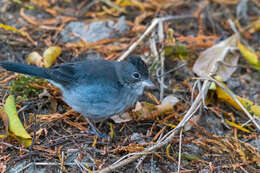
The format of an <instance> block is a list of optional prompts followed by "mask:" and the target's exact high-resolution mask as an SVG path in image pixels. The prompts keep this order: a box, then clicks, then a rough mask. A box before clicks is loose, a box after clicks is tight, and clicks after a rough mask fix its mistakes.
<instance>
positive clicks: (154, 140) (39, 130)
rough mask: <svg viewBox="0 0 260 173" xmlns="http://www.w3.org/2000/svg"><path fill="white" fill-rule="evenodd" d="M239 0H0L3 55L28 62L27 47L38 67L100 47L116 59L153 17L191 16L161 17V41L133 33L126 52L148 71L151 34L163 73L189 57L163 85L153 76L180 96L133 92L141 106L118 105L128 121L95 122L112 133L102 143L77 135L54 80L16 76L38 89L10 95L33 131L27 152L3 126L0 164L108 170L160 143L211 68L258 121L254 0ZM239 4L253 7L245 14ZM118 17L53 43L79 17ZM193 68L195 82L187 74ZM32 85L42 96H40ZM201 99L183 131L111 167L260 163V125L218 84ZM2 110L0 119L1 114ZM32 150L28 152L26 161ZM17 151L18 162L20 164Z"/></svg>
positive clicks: (240, 168)
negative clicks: (92, 35)
mask: <svg viewBox="0 0 260 173" xmlns="http://www.w3.org/2000/svg"><path fill="white" fill-rule="evenodd" d="M245 2H246V1H243V2H242V1H241V2H240V3H239V2H238V1H219V0H218V1H216V0H215V1H212V2H210V3H209V2H208V1H198V2H197V1H196V2H195V1H176V2H175V3H173V2H172V1H170V0H164V1H163V2H162V1H157V0H156V1H152V0H144V1H139V0H136V1H125V0H115V1H113V0H108V1H96V2H94V3H91V2H90V1H82V2H76V1H75V2H74V1H64V2H62V3H61V2H59V1H48V0H42V1H41V2H40V1H33V0H31V1H3V2H0V4H1V8H0V11H4V12H5V13H1V14H0V15H1V19H4V20H3V21H1V28H0V31H1V34H0V38H1V40H3V42H1V43H0V53H1V56H0V58H1V61H4V60H9V61H20V62H21V61H23V62H26V59H25V58H26V57H28V55H29V54H30V53H33V52H34V53H33V54H35V55H33V59H36V61H35V60H33V61H32V60H28V61H29V62H30V63H32V64H34V65H38V66H41V67H43V66H44V67H49V66H51V65H53V64H54V63H57V64H59V63H62V62H69V61H76V60H77V58H76V57H77V56H78V55H87V54H88V53H89V52H99V53H101V54H102V55H104V58H105V59H110V60H115V59H116V58H118V57H119V56H120V55H121V54H122V53H123V52H125V51H126V50H128V48H130V46H131V45H132V44H133V43H135V41H136V40H138V39H139V38H140V36H141V35H142V34H143V33H144V32H145V31H146V29H147V28H148V25H149V24H150V23H152V20H153V19H154V18H156V17H157V16H161V17H163V16H171V15H172V16H175V15H182V14H183V15H185V14H191V16H193V17H192V18H186V19H182V20H181V21H178V20H176V21H175V20H174V21H165V22H163V31H164V32H165V34H167V33H168V34H169V35H168V36H167V39H166V40H165V42H160V41H159V40H160V38H159V37H161V36H159V35H158V33H159V31H158V30H156V27H155V29H154V31H155V34H152V35H149V36H148V38H144V40H141V42H139V45H138V46H137V48H135V49H134V54H142V55H145V60H146V61H147V63H148V64H149V65H151V64H153V66H152V68H151V69H150V71H151V73H152V75H155V76H156V74H155V71H156V69H159V68H160V65H161V64H160V63H161V61H160V60H159V59H157V58H156V56H155V55H153V54H151V53H150V52H151V51H149V48H150V47H152V46H151V45H150V44H151V41H149V39H151V38H152V39H154V43H155V47H156V48H157V49H156V50H157V51H158V50H159V52H157V54H158V55H160V54H161V52H164V51H165V53H164V54H165V55H166V56H165V62H166V63H165V64H164V66H165V69H166V72H167V70H171V69H172V68H174V67H175V66H176V65H177V64H178V63H180V62H184V61H185V62H187V64H188V65H187V66H184V67H183V68H181V69H178V70H177V71H174V72H172V73H169V74H165V75H164V76H163V78H164V80H163V81H164V83H163V85H160V84H158V86H159V85H160V86H165V88H164V94H163V98H167V96H171V95H172V96H173V97H174V98H178V100H179V102H178V103H177V104H174V105H170V106H166V107H163V108H160V106H163V105H164V104H163V102H160V101H159V95H160V91H158V90H151V91H148V94H146V95H145V96H144V97H143V98H142V99H141V102H140V104H139V107H136V108H135V110H137V113H136V112H134V111H133V110H134V109H132V111H127V112H126V113H127V114H129V115H131V116H130V117H131V121H127V122H120V123H114V122H113V121H111V120H107V121H104V122H98V123H97V125H98V126H97V127H98V128H99V129H100V130H101V131H102V132H105V133H107V134H110V135H111V139H110V140H107V141H105V140H101V139H98V138H96V137H93V136H91V135H87V134H85V133H84V131H85V130H86V128H87V127H88V126H87V122H86V121H85V120H84V118H83V117H82V116H81V115H79V114H78V113H76V112H74V111H73V110H71V109H70V108H69V107H68V106H67V105H66V104H65V103H64V102H63V101H62V99H61V94H60V91H59V90H58V89H57V88H55V87H54V86H52V85H51V84H48V83H47V82H44V83H38V82H36V81H34V80H31V79H30V80H28V81H24V82H23V83H24V84H23V86H24V88H25V89H27V91H30V93H31V91H33V90H35V89H38V91H40V92H37V94H26V95H27V97H22V98H21V97H19V96H21V93H19V92H17V90H14V91H13V92H12V94H14V95H15V96H16V102H15V105H16V107H17V109H18V112H19V117H20V120H21V123H22V125H23V126H24V127H25V128H26V131H27V132H28V134H29V135H30V136H34V138H33V139H34V141H33V146H32V148H31V149H30V150H28V149H26V148H25V147H24V146H23V145H21V143H19V142H17V141H16V140H13V139H12V138H10V137H9V136H8V135H7V134H5V133H4V135H5V138H4V139H1V141H0V153H1V154H0V170H1V171H2V172H7V171H11V170H13V171H18V172H19V171H26V170H29V169H30V168H31V167H32V166H33V164H34V165H36V169H37V171H40V170H42V171H46V170H47V169H48V170H49V168H51V169H52V170H53V171H55V172H57V171H58V170H62V171H64V172H65V171H67V172H71V171H72V170H77V171H78V172H84V171H89V170H95V171H98V170H100V172H102V171H103V172H105V170H106V168H109V169H111V167H110V166H113V165H116V164H113V163H120V160H121V159H124V158H127V157H128V155H129V154H130V156H129V157H130V158H131V156H133V157H135V156H136V155H135V154H136V153H139V155H141V154H140V153H142V152H144V151H146V150H147V149H149V148H150V147H151V146H156V144H160V141H163V139H165V135H167V134H168V133H169V132H171V131H172V130H174V129H175V128H176V127H178V124H179V123H180V122H182V121H183V120H185V117H184V114H185V113H186V112H187V111H188V109H189V108H190V107H191V106H192V105H193V103H194V102H195V101H194V100H195V98H196V97H197V96H199V94H200V91H201V85H203V83H202V82H203V80H204V79H203V77H204V78H205V77H207V76H210V75H212V76H215V75H218V76H221V78H222V80H223V81H225V82H226V84H227V90H230V91H232V93H234V94H235V97H236V98H237V99H238V100H239V101H240V102H241V103H242V104H244V106H245V105H246V106H245V108H246V109H247V110H248V111H249V113H250V114H252V116H254V118H255V121H258V123H259V119H258V120H257V116H258V113H259V111H258V108H259V103H260V95H259V93H260V91H259V88H260V87H259V86H260V84H259V83H260V82H259V81H260V79H259V71H257V70H255V69H258V66H259V44H260V43H259V41H258V40H259V39H258V37H259V36H258V34H257V32H258V31H259V16H257V12H256V8H259V6H258V5H259V4H257V1H247V3H245ZM246 9H251V11H250V13H249V12H247V11H246ZM5 14H9V15H10V16H13V18H9V16H8V15H5ZM121 16H125V23H126V25H127V26H128V27H129V30H128V31H127V32H125V33H123V34H122V35H120V36H119V35H118V36H116V37H115V38H110V37H109V38H105V39H103V40H99V41H96V42H89V41H86V39H83V38H82V37H81V36H80V35H79V34H77V33H70V34H71V36H72V37H73V36H74V37H75V36H77V37H79V40H78V42H65V43H62V42H61V41H60V38H61V35H62V32H63V31H65V28H66V26H68V24H69V23H70V22H77V21H81V22H82V21H84V22H83V23H85V24H86V25H88V24H91V23H93V22H102V21H109V20H111V22H114V23H117V22H119V19H120V17H121ZM14 18H19V20H14ZM230 18H232V19H233V20H234V21H236V18H237V21H236V22H235V25H236V28H238V29H237V30H238V32H239V33H240V38H238V37H237V36H236V35H234V34H237V33H233V31H232V27H231V26H230V25H229V24H228V20H230ZM157 31H158V32H157ZM114 32H116V31H114ZM156 32H157V33H156ZM114 34H115V33H114ZM115 35H117V34H115ZM53 47H59V48H58V49H60V48H61V49H62V52H61V51H60V50H57V51H54V52H52V53H48V54H49V55H50V56H49V55H48V56H47V57H50V60H47V61H46V60H44V57H46V56H45V53H43V56H41V54H42V52H44V51H45V50H46V49H48V48H50V49H52V48H53ZM234 48H235V49H234ZM156 50H155V52H156ZM239 51H240V52H241V53H240V52H239ZM35 52H38V53H35ZM59 52H60V53H59ZM153 52H154V51H153ZM36 54H37V55H36ZM53 54H54V55H53ZM34 56H35V57H34ZM147 57H148V58H147ZM242 57H244V58H245V59H246V60H245V59H243V58H242ZM46 62H47V64H45V65H44V63H46ZM194 63H195V64H194ZM192 69H193V72H194V73H195V74H196V75H198V76H199V80H200V81H198V80H197V81H195V80H194V73H193V72H192ZM0 70H1V75H0V83H1V88H0V92H1V96H2V97H1V100H2V103H1V106H4V103H5V100H6V99H7V98H8V95H9V88H10V85H9V84H10V81H11V80H12V79H14V78H17V75H13V73H9V72H8V73H7V72H5V71H3V70H2V69H0ZM160 79H161V76H160ZM195 79H196V78H195ZM234 80H236V81H240V82H239V83H240V85H235V84H234V83H232V81H234ZM158 82H162V81H161V80H158ZM195 84H196V85H195ZM232 86H233V87H232ZM234 86H236V87H234ZM228 88H229V89H228ZM24 91H26V90H24ZM46 92H47V93H48V94H46ZM220 92H221V94H219V93H220ZM40 93H42V94H41V97H40V96H38V95H39V94H40ZM204 99H206V100H205V102H204V103H203V104H201V105H202V106H203V107H202V108H201V109H200V111H196V112H195V115H194V117H196V115H199V116H198V118H192V119H191V120H190V121H189V128H185V131H184V132H183V133H182V138H176V137H177V135H175V137H174V138H171V140H170V142H168V143H167V145H164V146H162V147H161V148H160V150H156V151H152V152H150V153H149V154H145V155H143V157H142V158H143V159H139V160H137V161H134V160H133V161H132V162H131V163H130V162H129V163H128V164H127V165H125V166H120V165H119V166H118V167H117V169H118V171H120V172H123V171H128V172H133V169H136V170H141V171H142V170H143V171H144V170H146V169H149V170H150V169H151V167H152V169H156V170H157V171H158V172H174V171H178V170H177V168H178V167H179V169H180V170H181V171H190V172H199V171H216V170H221V171H222V172H234V171H237V172H257V171H259V165H260V164H259V160H260V159H259V152H260V151H259V150H257V148H259V145H258V146H257V145H255V144H256V142H255V141H257V140H258V139H259V132H258V130H259V129H258V130H257V127H256V125H255V124H254V123H252V121H250V119H248V118H247V117H246V116H245V115H244V113H242V112H241V108H240V107H238V106H237V103H236V102H235V101H234V99H233V98H232V97H230V96H229V94H227V93H226V91H225V90H223V88H220V87H219V86H218V84H217V83H216V90H214V89H213V90H210V91H209V92H208V94H207V97H205V98H204ZM193 101H194V102H193ZM226 103H228V104H226ZM230 105H232V106H230ZM158 107H159V108H158ZM204 108H206V109H204ZM53 110H54V111H53ZM55 111H56V112H55ZM140 115H141V116H140ZM255 115H256V116H255ZM1 117H4V115H3V116H2V113H1ZM11 120H13V119H12V118H11ZM6 122H7V121H6V118H0V124H1V129H0V130H1V132H6V130H4V128H6V124H7V123H6ZM9 122H10V120H9ZM2 124H3V125H2ZM9 126H10V123H9ZM2 127H4V128H2ZM6 135H7V136H6ZM17 136H18V135H17ZM14 137H15V136H14ZM166 137H167V136H166ZM28 139H29V138H28ZM180 139H181V140H180ZM158 141H159V142H158ZM179 144H182V145H181V152H178V151H179V146H178V145H179ZM178 155H179V156H178ZM30 157H33V159H34V163H32V162H31V159H30ZM21 158H22V160H23V161H25V162H21V161H20V160H21ZM179 158H181V159H179ZM179 160H181V162H179ZM46 161H47V162H46ZM179 163H180V166H178V164H179ZM23 164H25V165H23ZM21 165H23V166H21ZM209 165H210V166H209ZM15 167H16V168H15Z"/></svg>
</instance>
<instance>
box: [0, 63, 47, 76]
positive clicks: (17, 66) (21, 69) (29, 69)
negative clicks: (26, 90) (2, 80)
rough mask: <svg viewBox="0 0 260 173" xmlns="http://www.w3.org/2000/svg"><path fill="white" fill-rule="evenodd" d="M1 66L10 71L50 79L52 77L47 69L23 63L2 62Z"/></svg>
mask: <svg viewBox="0 0 260 173" xmlns="http://www.w3.org/2000/svg"><path fill="white" fill-rule="evenodd" d="M0 66H1V67H3V68H5V69H6V70H8V71H13V72H17V73H22V74H28V75H33V76H36V77H40V78H45V79H50V76H49V74H48V73H47V70H46V69H45V68H41V67H36V66H32V65H26V64H21V63H14V62H0Z"/></svg>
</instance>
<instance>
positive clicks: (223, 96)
mask: <svg viewBox="0 0 260 173" xmlns="http://www.w3.org/2000/svg"><path fill="white" fill-rule="evenodd" d="M219 82H220V81H219ZM221 84H222V85H223V86H224V87H225V88H226V89H227V90H229V88H228V87H227V86H226V85H225V84H224V83H222V82H221ZM229 91H230V90H229ZM230 92H232V91H230ZM216 93H217V97H218V98H219V99H220V100H222V101H224V102H226V103H228V104H230V105H231V106H233V107H234V108H235V109H237V110H238V111H241V112H242V109H241V107H240V106H239V105H238V104H237V103H236V101H235V100H234V99H233V98H232V97H231V96H230V95H229V94H228V93H227V92H226V91H225V90H223V89H222V88H221V87H219V86H217V87H216ZM236 98H237V99H238V100H239V101H240V102H241V104H242V105H243V106H244V107H245V108H246V109H247V110H248V112H249V113H250V114H254V115H256V116H259V117H260V106H259V105H256V104H254V103H253V102H252V101H250V100H248V99H246V98H242V97H239V96H236Z"/></svg>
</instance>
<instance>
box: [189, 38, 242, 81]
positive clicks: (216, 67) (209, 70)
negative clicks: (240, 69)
mask: <svg viewBox="0 0 260 173" xmlns="http://www.w3.org/2000/svg"><path fill="white" fill-rule="evenodd" d="M236 43H237V36H236V35H233V36H231V37H229V38H227V39H226V40H223V41H221V42H219V43H218V44H216V45H214V46H212V47H210V48H208V49H206V50H205V51H204V52H202V53H201V55H200V57H199V58H198V59H197V60H196V62H195V64H194V65H193V72H194V73H196V74H197V75H198V76H202V77H203V76H208V75H211V74H217V75H219V76H221V78H222V79H223V81H226V80H228V79H229V77H230V76H231V75H232V73H233V72H234V71H235V70H236V67H234V66H235V65H237V62H238V57H237V56H227V55H228V53H229V52H230V50H232V49H234V48H236ZM221 62H223V63H221ZM226 64H228V66H227V65H226Z"/></svg>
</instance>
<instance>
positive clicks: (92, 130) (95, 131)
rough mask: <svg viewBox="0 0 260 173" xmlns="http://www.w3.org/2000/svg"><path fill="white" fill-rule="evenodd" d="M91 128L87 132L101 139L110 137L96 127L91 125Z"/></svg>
mask: <svg viewBox="0 0 260 173" xmlns="http://www.w3.org/2000/svg"><path fill="white" fill-rule="evenodd" d="M90 128H91V129H90V130H86V132H87V133H89V134H92V135H96V136H98V137H99V138H101V139H108V136H107V135H106V134H102V133H100V132H99V131H98V130H97V129H96V128H95V127H92V126H90Z"/></svg>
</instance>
